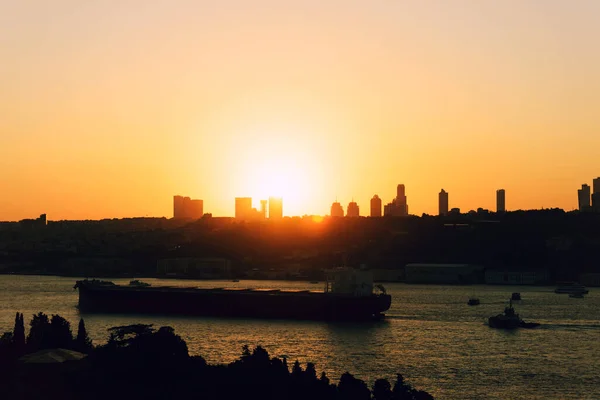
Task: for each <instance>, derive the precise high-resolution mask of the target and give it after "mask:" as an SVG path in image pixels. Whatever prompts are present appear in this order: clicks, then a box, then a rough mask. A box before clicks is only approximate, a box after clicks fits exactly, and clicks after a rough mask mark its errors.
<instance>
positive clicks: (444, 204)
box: [438, 189, 448, 215]
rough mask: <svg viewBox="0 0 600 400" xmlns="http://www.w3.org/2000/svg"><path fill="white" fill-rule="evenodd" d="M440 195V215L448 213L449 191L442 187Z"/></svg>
mask: <svg viewBox="0 0 600 400" xmlns="http://www.w3.org/2000/svg"><path fill="white" fill-rule="evenodd" d="M438 197H439V198H438V203H439V204H438V206H439V215H448V192H446V191H445V190H444V189H442V191H441V192H440V194H439V196H438Z"/></svg>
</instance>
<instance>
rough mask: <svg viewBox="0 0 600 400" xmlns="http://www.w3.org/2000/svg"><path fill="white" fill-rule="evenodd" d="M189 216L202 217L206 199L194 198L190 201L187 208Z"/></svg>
mask: <svg viewBox="0 0 600 400" xmlns="http://www.w3.org/2000/svg"><path fill="white" fill-rule="evenodd" d="M185 214H186V217H187V218H191V219H200V218H202V215H204V201H202V200H197V199H192V200H190V201H189V202H188V207H187V208H186V210H185Z"/></svg>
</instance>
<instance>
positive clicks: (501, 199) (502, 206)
mask: <svg viewBox="0 0 600 400" xmlns="http://www.w3.org/2000/svg"><path fill="white" fill-rule="evenodd" d="M505 211H506V192H505V191H504V189H498V190H496V212H497V213H503V212H505Z"/></svg>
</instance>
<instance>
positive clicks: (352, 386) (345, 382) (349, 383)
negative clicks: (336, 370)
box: [338, 372, 371, 400]
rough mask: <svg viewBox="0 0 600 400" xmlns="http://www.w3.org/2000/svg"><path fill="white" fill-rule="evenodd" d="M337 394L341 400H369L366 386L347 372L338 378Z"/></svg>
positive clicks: (369, 394) (368, 391) (369, 392)
mask: <svg viewBox="0 0 600 400" xmlns="http://www.w3.org/2000/svg"><path fill="white" fill-rule="evenodd" d="M338 393H339V395H340V398H341V399H343V400H371V391H370V390H369V388H368V386H367V384H366V383H364V382H363V381H361V380H360V379H356V378H355V377H354V376H353V375H352V374H350V373H348V372H345V373H344V374H343V375H342V376H341V378H340V383H339V384H338Z"/></svg>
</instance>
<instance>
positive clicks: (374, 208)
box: [371, 195, 381, 217]
mask: <svg viewBox="0 0 600 400" xmlns="http://www.w3.org/2000/svg"><path fill="white" fill-rule="evenodd" d="M371 217H381V199H380V198H379V196H377V195H375V196H373V198H372V199H371Z"/></svg>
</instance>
